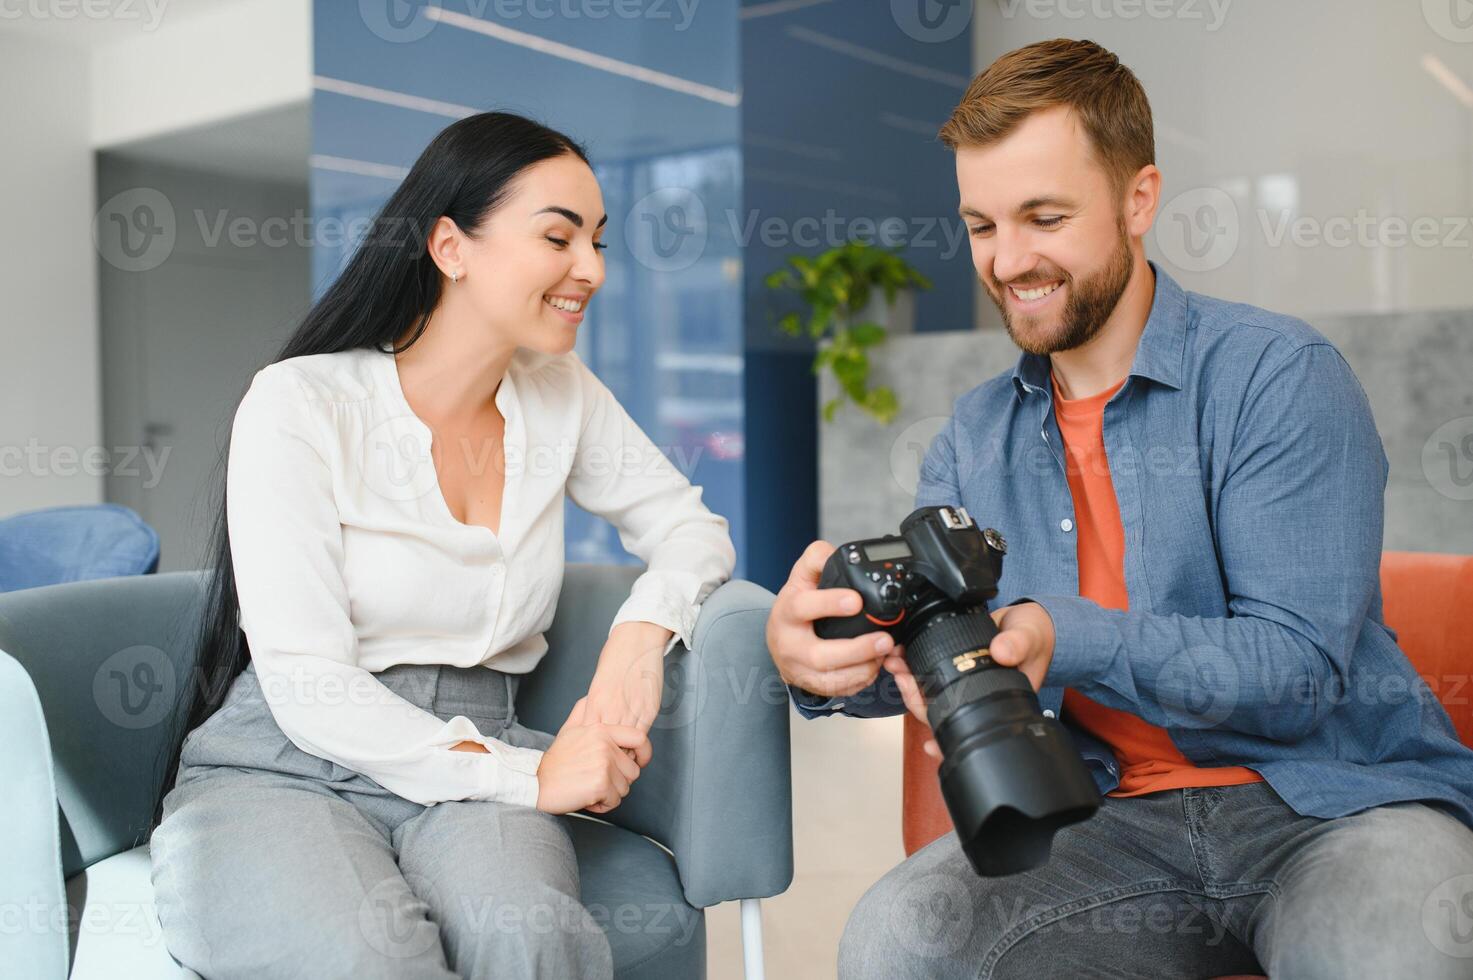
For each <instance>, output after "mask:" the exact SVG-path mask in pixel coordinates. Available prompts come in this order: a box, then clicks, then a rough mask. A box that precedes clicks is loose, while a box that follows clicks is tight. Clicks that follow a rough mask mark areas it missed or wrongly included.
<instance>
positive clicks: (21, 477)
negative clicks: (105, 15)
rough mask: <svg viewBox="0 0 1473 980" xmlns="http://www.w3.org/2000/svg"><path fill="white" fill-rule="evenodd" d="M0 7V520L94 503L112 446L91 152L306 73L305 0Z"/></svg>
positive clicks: (212, 117)
mask: <svg viewBox="0 0 1473 980" xmlns="http://www.w3.org/2000/svg"><path fill="white" fill-rule="evenodd" d="M155 7H156V8H158V5H155ZM8 9H9V13H7V15H6V16H5V18H4V19H3V20H0V92H4V93H5V98H4V99H0V133H4V134H5V138H6V147H7V149H11V152H7V153H3V154H0V204H3V213H4V215H5V222H4V228H3V230H0V235H3V236H4V237H3V239H0V240H3V242H4V249H3V261H0V295H3V297H4V310H5V315H4V317H3V319H0V351H3V352H4V353H3V354H0V365H3V371H0V388H3V392H0V517H3V516H5V515H9V514H13V513H16V512H18V511H24V510H32V509H36V508H40V507H49V506H58V505H65V504H83V503H97V502H100V501H102V500H103V499H104V480H103V472H104V471H105V469H106V466H107V464H106V463H105V462H104V460H105V459H107V458H112V459H113V460H114V461H116V460H117V458H118V457H116V456H111V455H110V454H112V453H113V451H114V449H115V448H119V447H112V446H109V445H106V444H105V442H104V436H103V426H102V409H101V391H100V388H101V382H100V378H101V369H100V354H99V341H98V316H97V302H98V299H97V266H98V253H97V252H96V250H95V249H94V247H93V241H92V225H93V219H94V215H95V214H96V210H97V207H98V201H97V200H96V186H95V185H96V179H95V173H96V163H95V153H96V151H97V150H99V149H109V148H114V147H118V146H121V145H124V144H127V143H129V142H132V141H136V140H142V139H147V138H150V137H158V136H161V135H163V134H167V133H170V132H175V131H178V130H182V129H188V128H192V127H199V126H204V125H209V124H211V123H216V122H219V121H221V120H224V119H229V118H233V117H235V116H239V115H243V114H248V113H256V112H260V111H262V110H269V109H272V108H274V107H278V106H285V105H291V104H300V103H303V102H306V101H307V100H308V99H310V97H311V84H312V67H311V60H312V55H311V51H312V30H311V26H312V25H311V21H312V16H311V10H312V4H311V0H172V2H169V3H167V4H166V5H164V6H162V7H161V8H158V9H159V12H160V16H158V17H153V16H151V15H150V16H141V17H138V18H136V19H124V18H121V17H118V18H113V19H111V20H100V19H87V18H85V17H69V18H63V17H60V16H59V15H56V13H55V11H57V10H60V8H53V7H49V6H46V5H29V6H28V5H16V4H12V5H9V7H8ZM119 9H123V8H119ZM130 9H133V10H136V11H139V12H140V13H141V12H143V11H145V10H147V9H149V8H145V7H143V6H141V5H138V6H134V7H131V8H130ZM88 470H91V471H92V472H90V473H89V472H87V471H88Z"/></svg>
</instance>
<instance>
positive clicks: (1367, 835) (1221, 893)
mask: <svg viewBox="0 0 1473 980" xmlns="http://www.w3.org/2000/svg"><path fill="white" fill-rule="evenodd" d="M1264 971H1266V972H1268V973H1269V975H1270V976H1272V977H1273V980H1298V978H1313V977H1323V978H1326V980H1329V978H1333V980H1352V978H1357V977H1365V978H1377V980H1384V978H1389V977H1405V978H1410V977H1416V978H1418V980H1436V978H1444V977H1446V978H1454V977H1457V978H1467V977H1470V976H1473V831H1470V830H1469V829H1468V828H1467V827H1466V826H1464V825H1463V824H1462V823H1460V822H1459V821H1458V820H1456V819H1455V818H1453V817H1452V816H1450V815H1448V814H1446V813H1444V812H1442V811H1440V810H1436V809H1433V808H1431V807H1428V806H1424V805H1423V804H1420V803H1397V804H1392V805H1389V806H1382V807H1376V808H1374V809H1370V810H1365V811H1362V812H1360V813H1356V814H1352V815H1350V816H1345V817H1339V818H1337V819H1333V820H1323V819H1319V818H1315V817H1303V816H1300V815H1298V814H1297V813H1295V812H1294V811H1293V810H1292V809H1290V808H1289V807H1288V806H1287V805H1286V804H1285V803H1284V802H1283V801H1282V800H1281V799H1279V797H1278V795H1277V794H1275V793H1274V791H1273V790H1272V789H1271V788H1270V787H1269V785H1268V784H1267V783H1250V784H1247V785H1243V786H1221V787H1208V788H1202V789H1187V790H1170V791H1165V792H1160V793H1152V794H1149V795H1146V796H1139V797H1132V798H1126V799H1117V798H1109V797H1107V798H1106V800H1105V803H1104V805H1103V806H1102V807H1101V808H1100V811H1099V812H1098V813H1097V814H1096V815H1095V816H1094V817H1093V818H1092V819H1090V820H1088V821H1086V822H1084V823H1082V824H1075V825H1074V826H1071V827H1066V828H1065V829H1063V830H1062V831H1060V832H1059V833H1058V834H1057V835H1056V836H1055V838H1054V849H1053V855H1052V858H1051V859H1050V861H1049V862H1048V863H1047V864H1046V865H1044V866H1043V867H1041V868H1038V869H1037V870H1035V871H1029V872H1025V873H1023V874H1018V875H1012V876H1009V877H1005V878H981V877H978V876H977V875H976V874H974V873H973V872H972V869H971V867H970V865H968V864H967V861H966V858H965V857H964V856H963V854H962V851H961V848H960V846H959V845H958V843H957V838H956V834H955V833H950V834H947V835H945V836H944V837H941V838H939V839H938V840H936V841H933V842H932V843H931V844H930V845H929V846H927V847H925V848H923V849H921V850H920V851H917V852H916V853H915V854H913V855H911V857H910V858H909V859H907V860H906V861H905V862H903V863H902V864H901V865H900V866H899V867H897V868H895V869H893V870H892V871H890V872H889V873H888V874H887V875H885V877H883V878H881V879H880V881H879V882H877V883H876V884H875V885H874V886H873V887H872V888H870V890H869V891H868V892H867V893H866V894H865V895H864V897H863V898H862V899H860V902H859V904H858V906H857V907H856V908H855V910H854V913H853V915H852V916H851V917H850V919H849V923H848V926H847V927H846V929H845V931H844V938H843V940H842V942H841V944H840V947H839V976H840V978H842V980H858V978H865V977H875V978H885V980H899V978H903V977H918V978H919V977H924V978H927V980H940V978H950V977H966V978H968V980H986V978H998V977H1029V978H1040V977H1069V978H1076V977H1121V978H1137V977H1153V978H1175V977H1183V978H1186V977H1216V976H1220V975H1223V974H1232V973H1245V972H1246V973H1257V972H1264Z"/></svg>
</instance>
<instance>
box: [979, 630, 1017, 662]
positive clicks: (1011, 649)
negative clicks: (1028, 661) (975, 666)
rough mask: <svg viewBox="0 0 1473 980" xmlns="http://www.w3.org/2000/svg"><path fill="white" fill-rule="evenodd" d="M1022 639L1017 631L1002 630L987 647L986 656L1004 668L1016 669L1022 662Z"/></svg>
mask: <svg viewBox="0 0 1473 980" xmlns="http://www.w3.org/2000/svg"><path fill="white" fill-rule="evenodd" d="M1023 648H1024V640H1023V637H1021V636H1019V635H1018V631H1017V630H1003V631H1002V632H1001V633H999V634H997V636H995V637H993V638H992V642H991V643H989V644H988V645H987V655H988V656H990V657H991V658H992V659H993V660H994V661H996V662H997V663H1000V664H1002V665H1003V666H1004V667H1016V666H1017V665H1018V664H1019V663H1021V662H1022V660H1023Z"/></svg>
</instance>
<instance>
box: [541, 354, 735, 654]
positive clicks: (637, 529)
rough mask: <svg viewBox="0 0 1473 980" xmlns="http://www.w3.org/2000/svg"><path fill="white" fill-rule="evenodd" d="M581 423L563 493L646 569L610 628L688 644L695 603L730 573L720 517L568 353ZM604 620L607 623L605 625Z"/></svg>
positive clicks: (731, 551) (730, 550)
mask: <svg viewBox="0 0 1473 980" xmlns="http://www.w3.org/2000/svg"><path fill="white" fill-rule="evenodd" d="M573 364H574V365H575V373H576V378H577V382H576V383H577V385H578V387H579V389H580V392H579V394H580V399H579V400H580V402H581V404H582V412H583V418H582V429H581V432H580V435H579V438H578V447H577V451H576V453H575V455H574V459H573V464H572V470H571V472H570V474H569V476H568V484H567V490H568V496H569V497H570V498H571V499H572V500H573V502H574V503H575V504H577V505H578V506H579V507H582V508H583V509H584V510H586V511H588V512H589V513H591V514H596V515H597V516H599V517H602V518H604V519H605V520H607V521H608V522H609V523H610V524H612V525H613V526H614V528H615V529H616V530H617V531H618V533H619V541H620V543H621V544H622V545H623V546H624V548H625V550H626V551H628V552H629V553H630V554H632V555H634V556H635V557H636V558H639V559H640V560H641V561H643V562H644V563H645V565H646V569H645V571H644V573H643V574H642V575H640V577H639V578H638V579H636V580H635V582H634V586H633V588H632V589H631V590H630V593H629V598H628V599H627V600H625V602H624V604H623V605H622V606H621V607H620V608H619V611H618V613H617V614H616V615H615V616H614V621H613V624H612V626H617V625H619V624H620V623H626V622H647V623H653V624H655V625H657V626H662V627H664V628H665V629H668V630H670V631H671V633H673V634H674V635H673V636H672V637H671V639H670V642H669V643H668V644H667V645H666V647H665V652H666V653H669V652H670V650H671V649H672V648H673V647H674V645H675V644H676V643H677V642H681V643H684V644H685V645H686V646H687V647H690V646H691V643H692V636H693V634H694V633H695V628H696V617H697V616H699V615H700V609H701V603H702V602H704V601H705V599H706V597H707V596H708V595H710V594H711V592H712V591H714V590H715V589H716V587H717V586H719V585H721V583H723V582H725V581H726V580H727V579H728V578H730V577H731V573H732V570H733V569H734V568H735V567H736V549H735V548H734V547H733V545H732V541H731V532H730V530H729V527H728V524H727V520H726V518H724V517H722V516H720V515H719V514H714V513H712V512H711V511H710V510H709V509H708V508H707V507H706V506H705V504H704V503H702V502H701V496H702V492H701V488H700V487H697V486H693V485H692V484H691V482H690V480H688V479H687V478H686V477H685V475H684V474H682V473H681V472H680V471H679V470H678V469H676V468H675V466H674V465H672V464H671V462H670V460H669V459H668V458H667V457H666V456H665V454H664V453H663V452H661V451H660V449H659V447H657V446H655V444H654V443H653V442H651V441H650V439H649V437H648V436H647V435H645V433H644V431H643V430H642V429H640V427H639V426H638V425H637V424H636V423H635V421H634V420H633V419H632V418H630V417H629V413H628V412H626V411H625V410H624V407H623V406H622V405H620V404H619V402H618V399H616V398H615V397H614V394H613V392H611V391H609V389H608V387H607V386H606V385H604V383H603V382H602V381H600V380H599V379H598V378H597V377H596V376H594V374H593V372H592V371H590V370H589V369H588V367H587V365H585V364H583V362H582V361H580V360H577V359H576V358H574V360H573ZM612 626H611V627H610V628H611V629H612Z"/></svg>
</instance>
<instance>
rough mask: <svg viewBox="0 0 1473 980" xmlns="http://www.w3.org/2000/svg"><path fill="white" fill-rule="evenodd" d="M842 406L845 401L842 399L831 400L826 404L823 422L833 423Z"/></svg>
mask: <svg viewBox="0 0 1473 980" xmlns="http://www.w3.org/2000/svg"><path fill="white" fill-rule="evenodd" d="M841 404H843V399H840V398H831V399H829V400H828V401H827V402H824V406H823V420H824V421H825V422H832V421H833V420H834V413H835V412H837V411H838V410H839V406H840V405H841Z"/></svg>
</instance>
